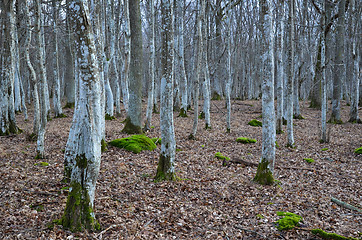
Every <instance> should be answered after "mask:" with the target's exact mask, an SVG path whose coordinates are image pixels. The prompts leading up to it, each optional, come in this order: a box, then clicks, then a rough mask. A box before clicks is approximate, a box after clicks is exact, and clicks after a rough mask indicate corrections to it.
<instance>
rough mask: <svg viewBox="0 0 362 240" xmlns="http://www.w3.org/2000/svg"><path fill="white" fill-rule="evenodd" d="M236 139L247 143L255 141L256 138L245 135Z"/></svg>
mask: <svg viewBox="0 0 362 240" xmlns="http://www.w3.org/2000/svg"><path fill="white" fill-rule="evenodd" d="M236 141H237V142H238V143H244V144H247V143H256V140H255V139H252V138H246V137H239V138H237V139H236Z"/></svg>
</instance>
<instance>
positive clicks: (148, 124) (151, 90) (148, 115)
mask: <svg viewBox="0 0 362 240" xmlns="http://www.w3.org/2000/svg"><path fill="white" fill-rule="evenodd" d="M149 8H150V11H151V14H150V18H151V20H150V29H151V39H150V40H151V41H150V55H151V59H150V63H149V67H150V77H149V79H150V82H149V87H148V99H147V111H146V122H145V127H144V130H145V131H147V130H149V129H150V128H151V121H152V110H153V95H154V94H153V93H154V91H155V59H156V49H155V6H154V2H153V0H150V1H149Z"/></svg>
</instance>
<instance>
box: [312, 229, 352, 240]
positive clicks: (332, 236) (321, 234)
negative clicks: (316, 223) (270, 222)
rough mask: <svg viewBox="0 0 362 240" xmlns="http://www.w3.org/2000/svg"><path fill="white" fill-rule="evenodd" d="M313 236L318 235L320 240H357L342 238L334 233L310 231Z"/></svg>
mask: <svg viewBox="0 0 362 240" xmlns="http://www.w3.org/2000/svg"><path fill="white" fill-rule="evenodd" d="M311 232H312V233H313V234H315V235H318V236H319V237H320V238H322V239H332V240H358V238H353V237H344V236H341V235H338V234H336V233H327V232H325V231H323V230H322V229H313V230H312V231H311Z"/></svg>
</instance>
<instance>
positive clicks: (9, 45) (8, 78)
mask: <svg viewBox="0 0 362 240" xmlns="http://www.w3.org/2000/svg"><path fill="white" fill-rule="evenodd" d="M14 2H15V1H14V0H10V1H0V3H1V6H0V9H1V17H2V19H3V21H2V24H3V25H4V26H1V27H2V29H4V30H3V33H4V37H3V38H2V41H3V43H2V45H3V49H2V51H3V56H2V58H3V63H2V64H3V66H4V69H3V71H1V72H0V73H1V74H2V76H1V78H2V79H1V81H0V136H1V135H9V134H16V133H18V132H19V128H18V127H17V126H16V119H15V107H14V81H15V80H14V79H15V71H16V64H15V61H16V60H15V39H14V33H15V12H14V11H15V9H14Z"/></svg>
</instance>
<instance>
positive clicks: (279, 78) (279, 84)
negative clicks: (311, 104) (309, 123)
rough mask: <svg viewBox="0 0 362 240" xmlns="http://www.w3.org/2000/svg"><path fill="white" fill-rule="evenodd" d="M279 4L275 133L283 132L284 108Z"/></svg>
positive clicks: (281, 16)
mask: <svg viewBox="0 0 362 240" xmlns="http://www.w3.org/2000/svg"><path fill="white" fill-rule="evenodd" d="M279 5H280V11H281V12H280V13H279V16H280V21H279V22H280V31H279V35H278V39H279V48H280V49H279V51H278V72H277V121H276V133H277V134H281V133H283V117H284V113H283V109H284V76H285V75H284V61H283V55H284V21H285V17H284V0H281V1H280V2H279Z"/></svg>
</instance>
